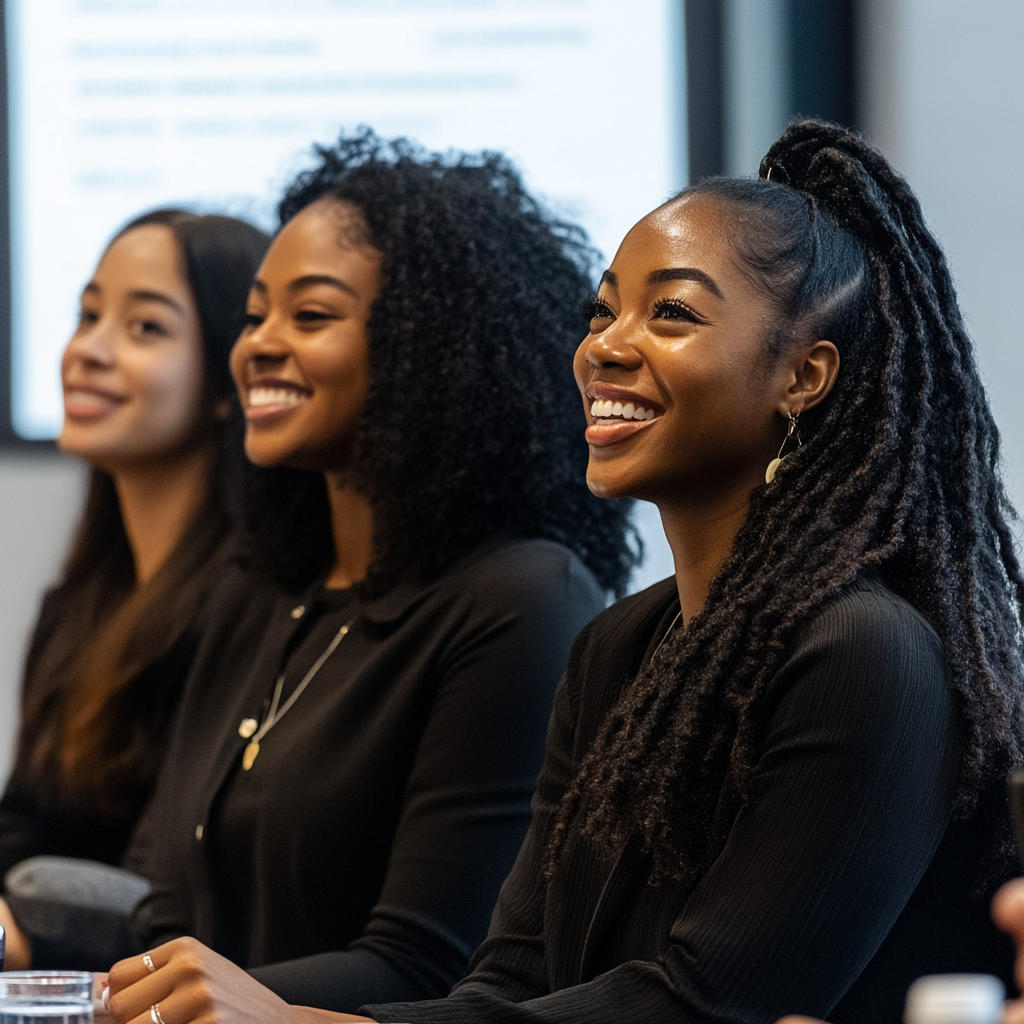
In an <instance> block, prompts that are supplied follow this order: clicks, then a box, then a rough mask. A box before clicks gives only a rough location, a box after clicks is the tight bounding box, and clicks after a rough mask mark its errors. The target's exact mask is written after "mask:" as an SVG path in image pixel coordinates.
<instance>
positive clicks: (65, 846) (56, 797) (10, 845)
mask: <svg viewBox="0 0 1024 1024" xmlns="http://www.w3.org/2000/svg"><path fill="white" fill-rule="evenodd" d="M73 626H74V623H72V622H70V621H69V613H68V610H67V607H66V601H65V594H64V591H63V589H62V588H60V587H57V588H54V589H53V590H51V591H49V592H48V593H47V594H46V596H45V597H44V599H43V602H42V606H41V608H40V613H39V618H38V620H37V622H36V627H35V630H34V632H33V635H32V639H31V641H30V644H29V648H28V654H27V657H26V669H25V680H26V682H25V688H24V690H23V694H22V700H23V702H24V701H25V700H26V698H27V697H28V695H29V687H31V686H33V685H37V686H38V685H40V681H39V680H38V679H36V678H35V673H34V672H33V668H34V666H35V665H36V664H37V663H38V661H39V658H40V656H41V655H42V652H43V651H44V650H45V649H46V647H47V645H48V644H49V643H50V641H51V638H52V637H53V636H54V635H55V633H56V632H57V631H58V630H60V629H68V628H72V627H73ZM198 636H199V626H198V610H197V617H196V619H194V620H193V621H192V622H191V623H188V624H187V625H186V627H185V628H184V629H183V631H182V632H181V634H180V635H179V636H178V637H177V638H176V639H175V641H174V642H173V644H172V645H171V646H170V647H169V648H168V649H167V651H166V652H165V653H164V654H163V655H161V656H160V657H158V658H156V659H154V660H153V661H152V662H150V663H149V664H148V665H147V666H146V667H145V668H144V669H143V671H142V672H141V673H140V675H139V676H138V677H137V680H136V681H135V682H134V683H133V684H132V685H133V688H136V689H138V690H139V692H143V693H146V694H149V695H151V696H152V703H151V706H150V707H149V708H148V709H147V720H146V721H145V722H139V723H137V727H138V728H145V729H146V732H147V736H148V739H147V742H146V744H145V749H146V755H147V758H148V760H149V764H150V765H151V766H152V769H153V771H152V774H153V776H154V777H155V775H156V772H157V768H158V766H159V764H160V762H161V760H162V758H163V753H164V748H165V746H166V740H167V735H168V732H169V722H170V719H171V718H172V717H173V714H174V711H175V709H176V707H177V704H178V700H179V699H180V697H181V693H182V689H183V686H184V682H185V679H186V678H187V677H188V672H189V668H190V666H191V664H192V660H193V658H194V657H195V653H196V648H197V643H198ZM140 774H141V773H140ZM150 792H151V789H140V790H139V791H138V792H136V793H132V794H129V793H125V794H123V796H124V806H123V807H122V808H121V809H119V810H117V811H113V810H112V811H110V812H101V811H98V810H83V809H82V807H81V806H80V805H79V804H78V803H76V802H75V801H73V800H68V799H66V798H65V797H64V796H63V795H62V794H61V793H60V792H59V789H58V787H57V786H56V785H54V786H53V787H52V788H50V789H48V788H47V787H46V786H45V784H42V783H40V782H39V781H38V780H36V779H31V778H29V775H28V769H27V764H26V755H25V753H24V752H23V751H19V753H18V757H17V758H16V760H15V763H14V765H13V768H12V770H11V774H10V777H9V779H8V782H7V786H6V788H5V790H4V793H3V796H2V797H0V878H2V877H3V875H4V874H6V873H7V871H8V870H10V869H11V868H12V867H13V866H14V865H15V864H18V863H19V862H21V861H23V860H25V859H27V858H29V857H34V856H36V855H38V854H52V855H54V856H62V857H77V858H81V859H86V860H96V861H101V862H103V863H105V864H120V863H121V861H122V858H123V857H124V854H125V850H126V849H127V847H128V844H129V841H130V838H131V835H132V832H133V830H134V829H135V827H136V823H137V822H138V820H139V817H140V816H141V814H142V811H143V808H144V807H145V804H146V802H147V800H148V798H149V795H150ZM14 910H15V914H16V916H17V910H18V907H17V906H15V907H14Z"/></svg>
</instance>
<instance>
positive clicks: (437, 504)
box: [250, 129, 639, 593]
mask: <svg viewBox="0 0 1024 1024" xmlns="http://www.w3.org/2000/svg"><path fill="white" fill-rule="evenodd" d="M316 153H317V157H318V162H317V164H316V166H315V167H313V168H312V169H311V170H308V171H306V172H304V173H302V174H300V175H299V176H298V178H297V179H296V180H295V181H294V182H293V183H292V185H291V186H290V187H289V188H288V189H287V191H286V193H285V195H284V198H283V199H282V200H281V202H280V205H279V207H278V215H279V219H280V222H281V224H282V225H283V224H284V223H286V222H287V221H288V220H290V219H291V218H292V217H294V216H295V215H296V214H297V213H299V211H301V210H302V209H304V208H305V207H306V206H308V205H310V204H311V203H313V202H315V201H317V200H320V199H323V198H325V197H326V198H330V199H333V200H337V201H338V202H344V203H349V204H352V205H353V206H354V207H356V209H357V210H358V211H359V213H360V215H361V217H362V221H363V224H364V225H365V234H364V236H363V237H354V236H353V235H352V227H351V221H347V222H346V224H347V225H348V227H347V228H343V229H340V230H342V231H343V232H344V234H343V235H340V236H339V242H340V244H342V245H344V246H349V245H358V244H364V243H366V242H369V243H370V244H371V245H373V246H374V247H375V248H377V249H379V250H380V252H381V253H382V263H381V282H380V293H379V295H378V296H377V298H376V300H375V301H374V303H373V306H372V309H371V312H370V321H369V326H368V332H369V351H370V379H371V385H370V392H369V395H368V396H367V399H366V408H367V409H368V410H372V414H371V415H364V416H363V417H362V418H361V420H360V423H359V426H358V428H357V436H356V440H355V445H354V455H353V465H352V474H353V476H352V479H353V482H354V484H355V486H356V487H357V488H358V489H359V490H360V492H361V493H362V494H363V495H364V496H365V497H366V498H367V499H368V500H369V502H370V504H371V506H372V508H373V512H374V526H375V531H376V535H375V540H374V561H373V564H372V565H371V567H370V574H369V578H368V581H367V585H368V586H371V587H373V586H382V585H386V584H387V582H388V581H389V580H391V579H393V578H394V577H395V576H396V575H397V574H399V573H408V572H412V573H419V574H421V575H424V576H430V575H435V574H436V573H438V572H439V571H441V570H442V569H443V568H444V567H445V566H446V565H448V564H450V563H451V561H452V559H453V558H454V557H457V556H458V555H459V554H461V553H464V552H466V551H467V550H469V549H470V548H472V547H473V546H474V545H476V544H478V543H480V542H481V541H483V540H484V539H485V538H488V537H495V536H501V535H507V536H516V537H542V538H547V539H550V540H554V541H558V542H560V543H562V544H564V545H565V546H566V547H568V548H570V549H571V550H573V551H575V552H576V554H578V555H579V556H580V558H581V559H582V560H583V561H584V562H585V563H586V565H587V566H589V568H590V569H591V571H592V572H593V573H594V575H595V576H596V577H597V579H598V580H599V581H600V583H601V584H602V585H603V586H604V587H605V588H606V589H608V590H610V591H612V592H614V593H621V592H622V591H623V589H624V587H625V585H626V582H627V580H628V577H629V573H630V571H631V570H632V568H633V566H634V564H635V562H636V559H637V557H638V551H639V542H638V540H637V539H636V536H635V533H634V531H633V528H632V526H631V525H630V520H629V505H628V503H619V502H601V501H598V500H597V499H595V498H594V497H593V496H592V495H591V494H590V493H589V491H588V490H587V488H586V485H585V472H586V460H587V451H586V444H585V442H584V439H583V427H584V418H583V412H582V404H581V402H580V398H579V395H578V394H577V392H576V390H575V388H574V386H573V383H572V373H571V365H572V355H573V352H574V350H575V348H576V345H577V343H578V341H579V339H580V337H581V336H582V333H583V332H582V329H581V321H580V319H579V314H578V312H577V304H578V301H579V300H580V299H581V298H582V297H583V296H584V295H585V294H586V293H587V292H588V291H589V290H590V289H591V288H592V276H591V269H592V267H593V264H594V258H595V255H596V254H595V253H594V252H593V250H592V249H591V248H590V246H589V244H588V242H587V239H586V236H585V235H584V233H583V231H582V230H581V229H580V228H578V227H575V226H574V225H571V224H567V223H565V222H563V221H561V220H558V219H556V218H555V217H553V216H552V214H551V213H549V212H548V211H547V210H546V209H545V208H544V207H543V206H542V205H541V204H540V203H539V202H538V201H537V200H536V199H535V198H533V197H532V196H530V195H529V194H528V193H527V192H526V191H525V189H524V187H523V184H522V182H521V180H520V177H519V174H518V173H517V171H516V170H515V168H514V167H513V166H512V165H511V164H510V162H509V161H508V160H507V159H506V158H505V157H503V156H501V155H499V154H497V153H486V152H485V153H479V154H465V153H457V152H452V153H447V154H438V153H430V152H427V151H425V150H423V149H421V148H420V147H418V146H417V145H415V144H414V143H412V142H410V141H408V140H405V139H397V140H384V139H381V138H379V137H377V136H376V135H375V134H374V133H373V132H372V131H370V130H369V129H361V130H360V131H359V132H357V133H356V134H353V135H342V137H341V138H340V139H339V141H338V142H337V144H336V145H335V146H333V147H317V148H316ZM360 231H362V226H361V225H360V226H358V228H357V234H358V233H359V232H360ZM254 483H255V487H254V491H255V493H254V495H253V500H252V501H251V502H250V505H251V508H252V515H251V517H250V519H251V528H252V531H253V533H254V539H255V546H254V553H255V554H257V555H259V556H261V557H264V558H265V559H266V560H267V564H268V567H269V568H270V570H271V571H272V573H273V575H274V576H275V577H276V578H277V579H278V581H279V582H281V583H283V584H284V585H286V586H293V587H295V586H302V585H306V584H308V583H309V582H311V581H312V580H313V579H315V578H316V576H317V575H318V574H320V573H322V572H323V571H324V570H325V569H326V567H327V565H328V563H329V559H330V551H331V548H330V545H331V536H330V529H329V520H328V513H327V499H326V491H325V485H324V481H323V479H322V477H321V476H320V475H319V474H316V473H307V472H302V471H299V470H289V469H273V470H264V471H258V472H255V473H254ZM299 538H301V542H297V540H298V539H299Z"/></svg>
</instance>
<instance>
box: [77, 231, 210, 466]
mask: <svg viewBox="0 0 1024 1024" xmlns="http://www.w3.org/2000/svg"><path fill="white" fill-rule="evenodd" d="M80 306H81V308H80V313H79V322H78V326H77V328H76V329H75V333H74V334H73V335H72V337H71V340H70V341H69V342H68V345H67V348H66V349H65V350H64V356H63V358H62V360H61V380H62V384H63V388H64V425H63V428H62V429H61V432H60V436H59V437H58V439H57V443H58V444H59V445H60V447H61V448H62V449H63V450H64V451H67V452H71V453H73V454H75V455H78V456H81V457H82V458H83V459H86V460H87V461H89V462H91V463H92V464H93V465H96V466H99V467H100V468H102V469H106V470H107V471H109V472H118V471H119V470H123V469H127V468H129V467H139V466H141V465H143V464H149V463H156V464H161V463H163V462H164V461H165V460H167V459H169V458H173V457H177V456H180V455H182V454H183V453H187V452H188V451H189V450H191V449H192V448H193V447H194V446H195V443H196V441H197V440H198V438H199V436H200V433H201V430H202V426H203V424H204V423H205V422H206V417H205V416H204V402H203V380H204V371H203V348H202V333H201V329H200V324H199V314H198V312H197V311H196V307H195V302H194V300H193V298H192V293H191V290H190V289H189V286H188V282H187V280H186V278H185V266H184V259H183V257H182V254H181V251H180V249H179V247H178V243H177V241H176V239H175V237H174V234H173V232H172V231H171V229H170V228H168V227H166V226H164V225H161V224H148V225H145V226H142V227H137V228H133V229H131V230H130V231H128V232H126V233H125V234H123V235H121V236H120V237H119V238H116V239H115V240H114V241H113V242H112V243H111V245H110V247H109V248H108V249H107V251H106V252H105V253H104V255H103V258H102V259H101V260H100V263H99V266H98V267H97V268H96V271H95V273H94V274H93V276H92V279H91V280H90V281H89V283H88V284H87V285H86V286H85V288H84V290H83V292H82V297H81V303H80Z"/></svg>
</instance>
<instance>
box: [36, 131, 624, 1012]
mask: <svg viewBox="0 0 1024 1024" xmlns="http://www.w3.org/2000/svg"><path fill="white" fill-rule="evenodd" d="M279 212H280V220H281V225H282V226H281V228H280V230H279V231H278V233H277V235H276V237H275V238H274V240H273V242H272V244H271V246H270V249H269V250H268V253H267V256H266V258H265V259H264V261H263V263H262V265H261V266H260V268H259V270H258V272H257V273H256V277H255V281H254V283H253V285H252V289H251V291H250V294H249V299H248V305H247V310H246V321H247V323H246V326H245V327H244V329H243V330H242V332H241V335H240V336H239V338H238V341H237V343H236V345H235V348H234V351H233V353H232V359H231V366H232V371H233V374H234V377H235V382H236V385H237V388H238V392H239V394H240V397H241V401H242V407H243V410H244V412H245V416H246V438H245V447H246V453H247V454H248V457H249V459H250V460H251V461H252V462H253V463H255V465H256V466H257V467H259V471H258V472H256V474H255V479H254V485H253V488H252V492H251V494H250V501H249V503H248V515H249V524H250V526H251V543H250V544H249V548H250V554H249V557H248V559H247V563H246V564H245V565H244V566H241V567H239V568H238V569H237V570H235V571H233V572H232V573H231V574H229V575H228V577H227V578H226V579H225V580H224V583H223V586H222V587H221V588H219V590H218V593H217V595H215V598H214V602H213V608H212V610H211V614H210V618H209V621H208V624H207V626H208V628H207V630H206V633H205V634H204V643H203V648H202V650H201V651H200V654H199V658H198V662H197V664H196V667H195V669H194V671H193V673H192V679H191V683H190V686H189V687H188V688H187V690H186V696H185V701H184V706H183V709H182V713H181V716H180V718H179V722H178V726H177V729H176V730H175V733H174V736H173V737H172V739H171V742H170V749H169V754H168V768H167V771H166V772H165V773H164V775H163V777H162V779H161V782H160V784H159V786H158V791H157V795H156V798H155V800H154V805H153V808H152V812H151V814H150V815H149V816H148V818H147V829H146V833H145V836H144V839H146V840H147V844H146V849H145V850H144V856H143V860H142V864H141V865H140V868H141V870H142V873H143V874H145V875H146V876H147V877H149V878H150V879H151V880H152V883H153V891H152V894H151V895H150V897H148V899H147V900H146V901H145V902H144V904H143V905H142V906H141V907H140V909H139V911H138V912H137V913H136V915H135V925H136V928H137V930H138V934H139V936H140V938H141V941H142V942H143V943H144V946H148V945H152V944H154V943H157V942H159V941H160V940H162V939H164V938H166V937H168V936H172V935H192V936H195V937H197V938H198V939H200V940H202V941H203V942H205V943H207V944H209V945H210V946H212V947H213V948H214V949H216V950H217V951H218V952H220V953H221V954H223V955H225V956H227V957H229V958H230V959H231V960H233V961H234V962H235V963H237V964H240V965H242V966H244V967H246V968H250V969H255V970H256V973H257V975H258V976H260V977H261V978H264V979H265V980H267V981H268V982H270V983H273V984H274V985H275V987H277V988H279V989H280V990H281V991H287V992H289V993H291V994H294V995H298V994H299V993H302V994H305V993H306V992H309V991H310V988H309V986H310V985H313V984H315V983H316V979H317V978H322V979H323V980H324V981H325V985H324V988H323V989H321V990H319V991H317V993H316V995H315V998H316V999H319V1000H322V1001H326V1002H333V1003H338V1004H341V1005H348V1006H351V1005H355V1004H356V1003H361V1002H365V1001H366V1000H367V999H379V998H385V997H387V998H390V997H393V996H394V995H396V994H400V993H402V994H404V995H405V996H406V997H408V998H419V997H424V996H428V995H438V996H439V995H442V994H444V993H445V992H447V990H448V989H449V988H450V987H451V985H452V983H453V982H454V981H455V980H457V978H458V977H459V976H460V975H461V974H462V973H463V971H464V970H465V967H466V964H467V962H468V958H469V955H470V953H471V952H472V950H473V949H474V948H475V946H476V945H477V944H479V942H480V941H481V940H482V939H483V936H484V934H485V932H486V928H487V922H488V918H489V915H490V911H491V908H492V907H493V904H494V900H495V898H496V896H497V891H498V887H499V885H500V883H501V881H502V879H503V878H504V876H505V874H506V873H507V872H508V869H509V867H510V866H511V863H512V860H513V858H514V857H515V853H516V850H517V849H518V847H519V844H520V842H521V841H522V838H523V835H524V834H525V832H526V828H527V826H528V824H529V817H530V797H531V794H532V792H533V787H534V784H535V781H536V776H537V772H538V770H539V768H540V763H541V760H542V757H543V748H544V735H545V730H546V727H547V721H548V718H549V715H550V710H551V706H552V700H553V695H554V690H555V685H556V683H557V681H558V678H559V676H560V674H561V672H562V670H563V668H564V665H565V659H566V656H567V653H568V649H569V646H570V643H571V641H572V639H573V637H574V636H575V634H576V633H577V632H578V631H579V629H580V628H581V627H582V626H583V625H584V624H585V623H586V622H587V621H588V620H589V619H590V618H591V617H593V615H595V614H597V612H599V611H600V610H601V609H602V608H603V607H604V605H605V603H606V598H607V595H608V594H609V593H615V592H621V591H622V590H623V588H624V585H625V583H626V580H627V577H628V574H629V572H630V570H631V568H632V566H633V563H634V561H635V546H633V545H631V543H630V542H631V539H632V528H631V527H630V525H629V516H628V513H629V508H628V505H627V504H625V503H619V504H614V503H613V504H608V503H604V502H601V501H599V500H597V499H596V498H594V497H593V496H592V495H591V494H590V493H589V491H588V490H587V488H586V485H585V481H584V471H585V463H586V447H585V445H584V444H583V443H582V438H581V436H580V425H581V422H582V417H581V414H580V410H579V405H578V402H577V401H576V399H575V396H574V394H573V393H572V388H571V386H570V381H569V363H570V360H571V356H572V352H573V350H574V348H575V345H576V341H577V340H578V318H577V315H576V314H575V312H574V309H573V302H572V301H571V300H572V297H573V296H583V295H585V294H586V293H587V291H588V289H590V288H592V278H591V277H590V267H591V264H592V257H593V254H592V251H591V250H590V248H589V246H588V244H587V242H586V239H585V237H584V235H583V234H582V232H581V231H580V230H579V229H577V228H575V227H572V226H570V225H567V224H564V223H562V222H560V221H558V220H556V219H555V218H554V217H552V216H551V215H550V214H549V213H548V212H547V211H546V210H545V209H544V208H543V207H542V206H541V205H540V204H539V203H538V202H537V201H536V200H534V199H533V198H532V197H531V196H530V195H529V194H528V193H526V192H525V191H524V189H523V186H522V184H521V182H520V179H519V176H518V174H517V173H516V171H515V170H514V169H513V168H512V167H511V165H510V164H509V163H508V162H507V161H506V160H505V159H504V158H502V157H500V156H498V155H495V154H480V155H466V154H457V153H456V154H449V155H437V154H432V153H427V152H424V151H422V150H420V149H419V148H417V147H416V146H414V145H413V144H411V143H409V142H406V141H403V140H398V141H395V142H387V141H384V140H381V139H379V138H377V137H376V136H374V135H373V134H372V133H370V132H369V131H364V132H362V133H360V134H357V135H354V136H351V137H343V138H342V139H341V140H340V142H339V143H338V144H337V145H336V146H335V147H333V148H324V149H321V150H320V151H319V161H318V163H317V166H316V167H315V168H313V169H312V170H310V171H309V172H308V173H305V174H303V175H301V176H300V177H299V178H298V180H297V181H296V182H295V183H294V185H293V186H292V187H291V188H290V189H289V190H288V191H287V193H286V195H285V197H284V199H283V200H282V202H281V204H280V209H279ZM567 299H568V300H569V301H567ZM89 931H90V930H89V929H84V928H82V927H77V928H74V929H73V933H74V934H72V935H70V936H68V935H67V929H65V935H64V936H63V937H62V941H63V940H67V939H70V940H71V941H72V942H74V943H77V944H78V947H81V945H82V941H83V937H84V939H85V942H86V943H87V944H88V945H87V946H86V950H88V952H89V954H90V955H89V959H88V960H87V961H83V959H82V954H76V953H75V952H73V951H71V950H68V949H67V947H65V956H64V962H65V963H71V962H75V961H77V962H78V963H86V964H93V965H96V966H102V967H107V966H109V964H110V963H111V961H112V959H113V957H111V958H110V959H107V960H106V961H102V962H100V963H97V961H98V960H99V957H101V956H102V955H103V953H104V952H105V951H106V950H105V945H106V944H105V943H98V942H97V939H96V935H97V932H96V930H95V929H92V930H91V931H92V934H91V935H90V934H88V932H89ZM83 952H84V951H83ZM51 959H54V960H56V959H57V957H56V956H51ZM311 997H312V996H311Z"/></svg>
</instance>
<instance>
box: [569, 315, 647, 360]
mask: <svg viewBox="0 0 1024 1024" xmlns="http://www.w3.org/2000/svg"><path fill="white" fill-rule="evenodd" d="M577 355H578V356H582V357H583V358H584V359H585V360H586V363H587V365H588V366H590V367H592V368H593V369H595V370H597V369H605V368H608V367H615V366H620V367H622V368H623V369H626V370H635V369H637V368H638V367H639V366H640V364H641V362H642V361H643V360H642V357H641V355H640V352H639V350H638V349H637V347H636V346H635V345H634V344H633V343H632V342H631V341H630V338H629V333H628V331H627V329H626V326H625V325H624V324H623V323H622V321H616V322H615V323H612V324H609V325H608V326H607V327H606V328H605V329H604V330H603V331H600V332H598V333H596V334H588V335H587V336H586V337H585V338H584V339H583V341H582V342H581V343H580V347H579V350H578V353H577Z"/></svg>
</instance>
